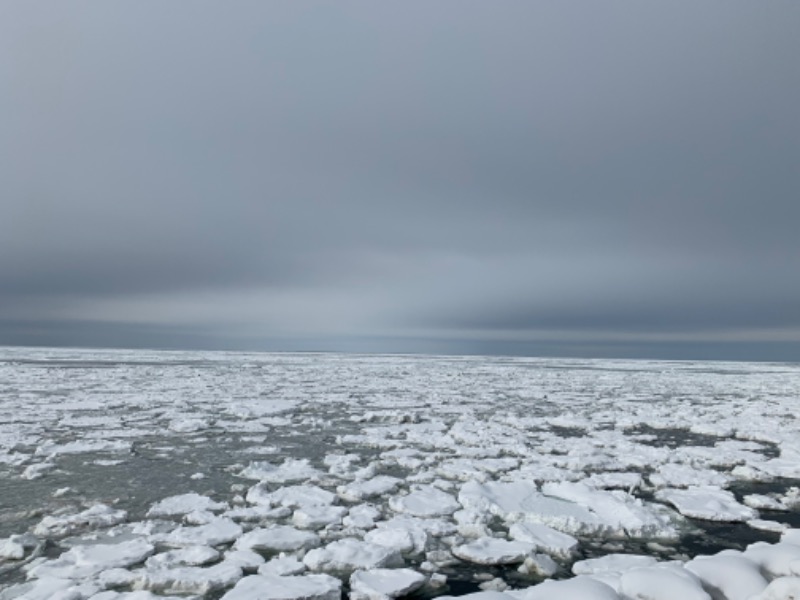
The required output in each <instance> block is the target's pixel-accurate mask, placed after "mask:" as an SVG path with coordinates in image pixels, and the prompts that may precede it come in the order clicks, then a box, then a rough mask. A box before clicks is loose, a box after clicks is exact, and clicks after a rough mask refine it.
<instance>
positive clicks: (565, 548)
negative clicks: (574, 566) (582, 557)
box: [508, 523, 578, 558]
mask: <svg viewBox="0 0 800 600" xmlns="http://www.w3.org/2000/svg"><path fill="white" fill-rule="evenodd" d="M508 533H509V535H510V536H511V537H512V538H513V539H515V540H519V541H521V542H529V543H531V544H533V547H534V550H535V551H537V552H547V553H548V554H552V555H553V556H559V557H562V558H568V557H569V556H571V555H572V554H573V553H574V552H575V551H576V550H577V549H578V540H576V539H575V538H574V537H572V536H571V535H568V534H566V533H562V532H560V531H557V530H555V529H553V528H552V527H548V526H547V525H541V524H539V523H513V524H512V525H511V527H510V528H509V530H508Z"/></svg>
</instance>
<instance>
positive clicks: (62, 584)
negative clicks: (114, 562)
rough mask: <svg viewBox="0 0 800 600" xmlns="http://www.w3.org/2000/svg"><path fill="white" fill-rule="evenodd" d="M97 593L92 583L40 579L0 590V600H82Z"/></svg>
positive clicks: (97, 587) (97, 588)
mask: <svg viewBox="0 0 800 600" xmlns="http://www.w3.org/2000/svg"><path fill="white" fill-rule="evenodd" d="M99 591H100V587H99V586H97V585H96V584H94V583H92V582H85V583H76V582H75V581H73V580H71V579H61V578H58V577H42V578H41V579H35V580H33V581H28V582H26V583H20V584H17V585H12V586H10V587H8V588H6V589H5V590H0V600H11V599H12V598H14V599H17V600H83V598H88V597H90V596H93V595H95V594H96V593H97V592H99Z"/></svg>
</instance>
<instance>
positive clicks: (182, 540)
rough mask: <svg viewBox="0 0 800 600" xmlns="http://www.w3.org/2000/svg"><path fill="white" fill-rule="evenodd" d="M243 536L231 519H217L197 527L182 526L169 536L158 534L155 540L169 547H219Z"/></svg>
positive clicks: (154, 537)
mask: <svg viewBox="0 0 800 600" xmlns="http://www.w3.org/2000/svg"><path fill="white" fill-rule="evenodd" d="M240 535H242V528H241V527H240V526H239V525H237V524H236V523H234V522H233V521H231V520H230V519H225V518H217V519H214V520H213V521H211V522H210V523H208V524H206V525H199V526H197V527H185V526H180V527H178V528H177V529H174V530H173V531H171V532H169V533H167V534H157V535H154V536H153V540H154V541H156V542H158V543H162V544H165V545H167V546H217V545H219V544H228V543H230V542H232V541H233V540H235V539H236V538H238V537H239V536H240Z"/></svg>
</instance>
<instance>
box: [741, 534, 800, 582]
mask: <svg viewBox="0 0 800 600" xmlns="http://www.w3.org/2000/svg"><path fill="white" fill-rule="evenodd" d="M743 554H744V557H745V558H747V559H748V560H751V561H753V562H754V563H756V564H757V565H758V566H759V568H760V569H761V571H762V572H763V573H765V574H766V575H768V576H769V577H784V576H787V575H800V568H797V567H800V564H799V563H800V546H798V545H795V544H791V543H789V542H779V543H777V544H768V543H766V542H756V543H755V544H750V545H749V546H748V547H747V548H746V549H745V551H744V553H743ZM793 563H794V564H793ZM795 565H796V566H795Z"/></svg>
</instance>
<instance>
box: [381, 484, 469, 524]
mask: <svg viewBox="0 0 800 600" xmlns="http://www.w3.org/2000/svg"><path fill="white" fill-rule="evenodd" d="M389 508H391V509H392V510H394V511H396V512H400V513H406V514H409V515H412V516H415V517H439V516H446V515H452V514H453V513H454V512H456V511H457V510H459V509H460V508H461V505H460V504H459V503H458V501H457V500H456V499H455V498H454V497H453V496H452V495H451V494H448V493H447V492H443V491H442V490H440V489H437V488H435V487H432V486H426V487H421V488H419V489H416V490H414V491H412V492H410V493H409V494H407V495H405V496H392V497H391V498H389Z"/></svg>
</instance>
